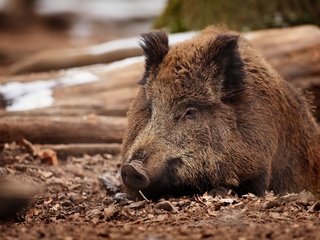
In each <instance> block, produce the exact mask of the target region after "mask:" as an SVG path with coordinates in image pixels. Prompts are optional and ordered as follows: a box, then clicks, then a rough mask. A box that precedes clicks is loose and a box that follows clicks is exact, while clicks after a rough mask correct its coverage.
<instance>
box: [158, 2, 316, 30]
mask: <svg viewBox="0 0 320 240" xmlns="http://www.w3.org/2000/svg"><path fill="white" fill-rule="evenodd" d="M217 23H223V24H226V25H228V26H229V27H230V28H232V29H235V30H242V31H246V30H255V29H263V28H271V27H285V26H293V25H299V24H307V23H311V24H317V25H319V24H320V1H319V0H267V1H264V0H245V1H243V0H168V4H167V7H166V9H165V10H164V12H163V14H162V15H161V16H160V17H159V18H158V19H157V20H156V21H155V24H154V26H155V27H156V28H163V27H166V28H167V29H168V30H169V31H170V32H181V31H187V30H197V29H202V28H204V27H205V26H207V25H209V24H217Z"/></svg>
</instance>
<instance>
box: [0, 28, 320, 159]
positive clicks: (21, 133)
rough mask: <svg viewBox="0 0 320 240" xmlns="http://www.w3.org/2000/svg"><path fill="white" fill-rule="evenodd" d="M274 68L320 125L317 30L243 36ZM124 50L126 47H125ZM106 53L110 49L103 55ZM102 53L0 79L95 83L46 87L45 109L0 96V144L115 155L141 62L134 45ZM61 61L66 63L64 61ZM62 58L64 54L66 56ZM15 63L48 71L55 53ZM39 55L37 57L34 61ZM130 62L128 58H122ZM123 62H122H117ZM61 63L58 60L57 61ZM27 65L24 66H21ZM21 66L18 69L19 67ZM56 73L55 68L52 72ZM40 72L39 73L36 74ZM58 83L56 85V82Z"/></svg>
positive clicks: (319, 36)
mask: <svg viewBox="0 0 320 240" xmlns="http://www.w3.org/2000/svg"><path fill="white" fill-rule="evenodd" d="M244 36H245V37H246V38H247V39H249V40H250V41H251V42H252V44H253V45H254V46H255V47H256V48H257V49H259V50H260V51H261V52H262V55H264V56H265V58H266V59H267V60H268V61H269V62H270V63H271V64H272V65H273V66H274V67H275V69H276V70H277V71H278V72H279V73H280V75H282V76H283V77H284V79H285V80H287V81H289V82H291V83H292V84H294V85H295V86H297V87H299V88H302V89H303V90H306V91H311V92H312V93H313V95H314V97H315V98H314V104H315V107H316V111H315V116H316V117H317V118H318V120H320V29H319V28H318V27H316V26H301V27H295V28H287V29H273V30H263V31H256V32H250V33H246V34H244ZM124 49H126V47H125V46H124ZM108 51H109V52H110V49H109V50H108ZM117 51H118V52H120V53H121V55H119V56H116V57H115V56H114V54H115V52H113V51H111V52H110V54H112V56H109V55H108V54H109V53H108V52H101V53H99V54H97V55H96V58H95V57H93V56H90V59H89V60H88V59H87V60H85V61H73V63H72V64H70V63H69V64H68V65H66V66H63V65H61V66H60V67H61V68H63V67H73V69H67V70H58V71H55V72H42V73H32V74H25V75H23V74H22V75H11V76H5V77H1V78H0V83H1V86H6V84H9V83H12V82H20V83H22V84H27V83H32V82H37V81H40V82H46V81H47V82H48V81H51V82H54V81H60V80H61V79H62V78H67V77H68V76H70V71H72V72H73V73H76V72H77V71H79V72H81V73H84V72H85V73H89V74H91V75H92V76H95V78H96V80H95V81H92V82H88V83H84V84H78V85H71V84H65V85H61V84H60V85H59V84H57V85H55V86H54V87H51V89H50V90H52V97H53V103H52V104H51V105H50V106H47V107H44V108H38V109H31V110H28V111H6V106H8V104H12V100H10V101H11V103H10V101H8V99H6V98H5V96H4V95H3V102H4V103H3V105H4V107H3V109H2V110H1V111H0V115H1V118H0V143H2V144H4V143H7V142H11V141H16V140H19V139H22V138H25V139H28V140H29V141H31V142H33V143H36V144H41V145H43V146H44V147H49V148H52V149H53V150H55V151H57V152H58V153H60V155H61V156H62V155H68V153H69V152H70V153H72V154H75V153H81V154H82V153H89V154H94V153H103V152H106V153H107V152H111V153H118V152H119V149H120V143H121V139H122V134H123V131H124V129H125V127H126V112H127V110H128V108H129V105H130V102H131V100H132V98H133V97H134V95H135V94H136V92H137V89H138V86H137V82H138V81H139V80H140V78H141V76H142V73H143V58H142V57H134V58H132V57H133V56H138V55H140V54H141V51H140V50H139V48H138V46H137V47H136V49H132V48H130V49H129V51H128V52H126V51H125V50H123V51H122V50H121V51H119V49H117ZM72 52H73V55H72V57H73V58H74V57H75V58H78V59H83V57H84V56H86V55H87V54H88V53H86V52H85V49H79V51H76V52H74V50H73V51H72ZM61 54H62V55H61V59H68V56H63V53H61ZM65 54H66V55H67V54H69V53H68V52H65ZM37 56H38V57H37V58H36V61H35V60H34V59H35V58H34V56H31V57H30V62H29V63H28V59H25V60H23V64H21V63H17V64H15V65H14V66H13V67H12V69H13V70H14V71H13V72H12V73H19V74H21V73H23V72H30V71H32V69H33V68H34V66H35V65H37V61H41V62H42V63H43V64H42V65H41V66H46V68H41V70H45V71H47V70H51V68H50V62H54V61H56V58H57V56H56V54H54V55H52V56H51V55H50V54H40V55H39V54H38V55H37ZM39 56H41V57H39ZM127 57H131V58H129V59H125V58H127ZM106 59H107V60H108V59H117V60H119V61H118V62H117V63H111V64H110V63H109V64H101V65H92V66H85V67H79V66H78V65H77V64H78V63H79V62H80V63H81V64H80V65H83V64H82V63H83V62H85V63H86V64H91V63H92V64H95V63H97V62H99V61H101V62H108V61H109V60H108V61H105V60H106ZM121 59H124V60H121ZM62 62H63V61H62ZM26 63H27V64H26ZM22 65H23V68H21V66H22ZM53 69H56V66H54V67H53ZM38 70H39V69H38ZM59 79H60V80H59Z"/></svg>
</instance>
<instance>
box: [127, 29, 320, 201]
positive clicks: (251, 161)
mask: <svg viewBox="0 0 320 240" xmlns="http://www.w3.org/2000/svg"><path fill="white" fill-rule="evenodd" d="M141 46H142V48H143V50H144V52H145V56H146V70H145V74H144V76H143V79H142V81H141V88H140V91H139V93H138V95H137V96H136V97H135V99H134V100H133V102H132V105H131V107H130V110H129V113H128V118H129V126H128V129H127V131H126V134H125V137H124V141H123V149H122V157H123V165H122V168H121V175H122V180H123V183H124V186H125V189H126V190H127V191H128V192H129V193H131V194H133V195H135V194H137V193H138V191H139V190H141V191H142V192H143V193H144V194H145V195H146V196H147V197H149V198H159V197H161V196H163V195H174V196H177V195H184V194H193V193H203V192H205V191H208V190H211V189H214V188H218V187H219V188H220V187H223V188H230V189H233V190H234V191H236V192H237V193H238V194H240V195H241V194H245V193H248V192H251V193H254V194H257V195H263V194H264V192H265V190H272V191H274V192H275V193H277V194H283V193H286V192H297V191H301V190H303V189H311V188H315V187H318V185H319V169H320V167H319V165H320V148H319V129H318V125H317V123H316V122H315V120H314V118H313V117H312V114H311V112H310V110H309V106H308V104H307V101H306V99H305V98H304V97H303V96H302V94H301V93H300V92H299V91H298V90H297V89H294V88H293V87H292V86H291V85H290V84H288V83H287V82H285V81H283V80H282V78H281V77H280V76H279V75H278V74H277V73H276V72H275V71H274V70H273V69H272V68H271V67H270V65H269V64H268V63H266V62H265V60H264V59H263V58H262V57H261V56H260V55H259V54H258V53H257V52H256V51H255V50H254V49H253V48H252V47H251V46H250V44H249V43H248V42H247V41H246V40H244V39H243V38H242V37H240V36H239V35H238V34H237V33H234V32H230V31H228V30H225V29H223V28H215V27H209V28H207V29H205V30H204V31H202V32H201V33H200V34H199V35H198V36H196V37H195V38H193V39H192V40H189V41H185V42H183V43H180V44H178V45H176V46H174V47H172V48H171V49H169V47H168V38H167V35H166V33H164V32H154V33H149V34H145V35H143V36H142V42H141Z"/></svg>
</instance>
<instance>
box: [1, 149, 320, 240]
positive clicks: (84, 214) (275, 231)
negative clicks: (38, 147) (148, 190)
mask: <svg viewBox="0 0 320 240" xmlns="http://www.w3.org/2000/svg"><path fill="white" fill-rule="evenodd" d="M1 159H2V162H1V165H2V166H3V167H1V169H0V172H1V174H2V175H1V178H0V179H2V180H3V179H6V178H8V176H10V177H12V176H16V177H17V176H18V177H17V179H20V181H21V179H26V181H23V183H25V182H27V180H28V182H30V181H32V182H33V183H34V184H36V185H35V186H37V189H39V187H40V188H41V190H39V192H38V193H37V195H36V196H35V197H34V198H33V200H32V201H31V202H30V204H29V205H28V207H27V208H25V209H23V210H20V211H19V213H18V214H17V216H16V217H14V218H11V219H5V220H3V221H2V223H1V224H0V236H1V239H65V240H69V239H241V240H244V239H320V201H319V198H317V197H315V196H314V195H312V194H311V193H308V192H302V193H300V194H290V195H286V196H281V197H280V196H274V195H273V194H272V193H267V194H266V196H265V197H256V196H254V195H251V194H249V195H246V196H243V197H242V198H239V197H237V196H235V195H234V194H233V193H231V192H229V193H228V194H227V195H225V196H214V195H212V194H210V193H206V194H204V195H202V196H193V197H182V198H174V199H172V198H169V199H166V200H165V199H160V200H159V201H156V202H153V201H147V200H135V201H134V200H130V199H128V198H127V197H126V196H125V195H124V194H123V193H120V192H121V191H120V190H119V188H118V182H117V177H116V175H117V171H118V169H119V165H120V159H119V156H112V155H109V154H106V155H103V156H101V155H96V156H83V157H81V158H75V157H69V158H67V159H66V160H61V161H59V162H58V164H56V163H55V162H52V161H44V160H43V159H42V160H41V158H39V157H37V156H34V154H33V155H32V154H31V153H30V151H28V150H27V149H26V148H25V147H23V146H20V145H16V144H11V145H6V146H5V148H4V150H3V151H2V153H1ZM49 159H50V158H49ZM6 176H7V177H6ZM33 186H34V185H33Z"/></svg>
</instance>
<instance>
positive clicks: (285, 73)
mask: <svg viewBox="0 0 320 240" xmlns="http://www.w3.org/2000/svg"><path fill="white" fill-rule="evenodd" d="M245 37H246V38H247V39H248V40H250V41H251V43H252V44H253V46H254V47H255V48H257V49H258V50H260V51H261V53H262V55H263V56H264V57H265V58H266V59H267V61H268V62H269V63H270V64H271V65H272V66H273V67H274V68H275V69H276V70H277V71H278V72H279V73H280V75H281V76H282V77H283V78H284V79H285V80H287V81H292V80H293V79H295V78H302V77H309V76H315V75H319V76H320V54H319V53H320V29H319V28H318V27H317V26H312V25H305V26H300V27H294V28H286V29H271V30H261V31H255V32H251V33H246V34H245Z"/></svg>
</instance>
